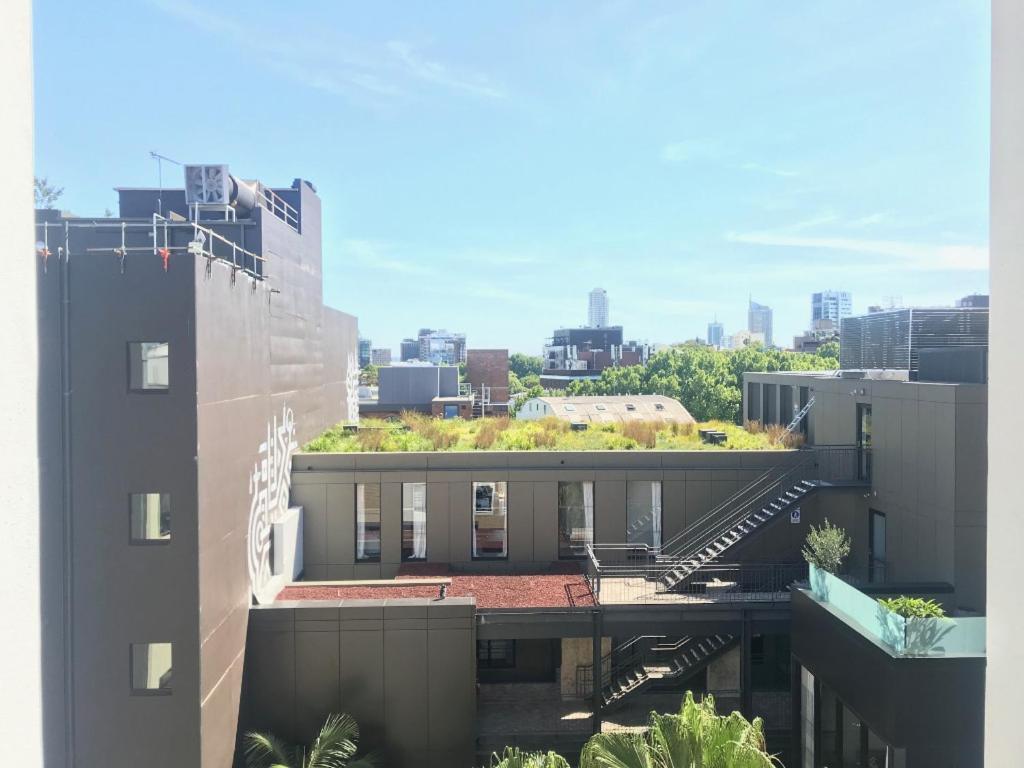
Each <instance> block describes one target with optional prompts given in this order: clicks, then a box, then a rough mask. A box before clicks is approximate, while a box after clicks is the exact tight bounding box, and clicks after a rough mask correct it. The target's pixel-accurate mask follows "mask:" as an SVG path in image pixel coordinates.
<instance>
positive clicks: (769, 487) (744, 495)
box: [662, 450, 816, 559]
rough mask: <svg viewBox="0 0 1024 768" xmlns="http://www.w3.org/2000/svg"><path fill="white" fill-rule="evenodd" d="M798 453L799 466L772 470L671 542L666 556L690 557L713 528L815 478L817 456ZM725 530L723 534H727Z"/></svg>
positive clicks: (667, 546)
mask: <svg viewBox="0 0 1024 768" xmlns="http://www.w3.org/2000/svg"><path fill="white" fill-rule="evenodd" d="M798 453H799V454H801V455H800V458H799V459H798V461H797V463H796V464H794V465H789V466H782V467H778V466H776V467H772V469H770V470H768V471H767V472H765V473H764V474H763V475H761V476H760V477H759V478H757V479H756V480H754V481H753V482H751V483H749V484H748V485H746V486H745V487H744V488H743V489H741V490H740V491H738V492H737V493H734V494H733V495H732V496H730V497H729V498H727V499H726V500H725V501H722V502H720V503H719V504H717V505H716V506H715V507H713V508H712V509H711V511H710V512H708V513H707V514H705V515H704V516H703V517H701V518H700V519H698V520H696V521H694V522H693V523H691V524H690V525H688V526H687V527H686V528H685V529H684V530H682V531H681V532H679V533H677V534H676V535H675V536H673V537H672V538H671V539H669V541H667V542H666V543H665V544H664V545H663V546H662V552H663V553H664V556H665V557H671V558H673V559H675V556H676V555H679V554H682V553H683V552H681V550H685V553H687V554H688V553H689V552H690V551H692V549H693V547H692V543H693V542H694V540H695V539H698V538H701V537H702V536H703V534H705V533H706V532H707V531H708V529H709V528H721V526H722V525H724V523H725V521H727V520H732V519H733V518H734V517H735V513H736V510H746V509H748V508H749V507H750V506H752V505H753V504H754V503H755V502H757V501H760V500H762V499H763V498H764V497H765V495H766V494H767V493H769V492H771V491H773V490H775V489H776V488H777V487H778V486H779V484H780V483H781V482H785V481H788V480H790V479H792V478H794V477H796V476H803V475H810V476H813V472H812V471H811V470H812V469H813V467H814V464H815V461H816V457H815V454H814V452H813V451H810V450H805V451H800V452H798ZM801 479H810V477H802V478H801ZM729 509H732V510H733V514H730V515H727V516H723V513H724V512H726V511H727V510H729ZM741 519H742V518H741ZM729 527H730V528H731V527H732V526H731V525H730V526H729ZM725 530H728V529H725ZM725 530H722V531H721V532H722V533H724V532H725ZM673 549H675V551H674V552H673V551H672V550H673Z"/></svg>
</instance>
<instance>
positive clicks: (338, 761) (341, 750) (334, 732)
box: [305, 714, 359, 768]
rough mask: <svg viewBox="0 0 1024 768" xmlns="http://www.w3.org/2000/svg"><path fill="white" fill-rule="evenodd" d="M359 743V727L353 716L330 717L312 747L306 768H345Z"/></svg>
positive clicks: (334, 715) (339, 715)
mask: <svg viewBox="0 0 1024 768" xmlns="http://www.w3.org/2000/svg"><path fill="white" fill-rule="evenodd" d="M358 741H359V725H358V724H357V723H356V721H355V719H354V718H353V717H352V716H351V715H346V714H333V715H330V716H328V718H327V720H325V721H324V725H323V727H322V728H321V729H320V734H319V735H318V736H317V737H316V741H314V742H313V745H312V746H311V747H310V750H309V758H308V762H307V763H306V766H305V768H345V766H346V765H347V763H348V760H349V758H351V757H352V756H353V755H355V753H356V743H357V742H358Z"/></svg>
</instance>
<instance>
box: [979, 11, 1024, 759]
mask: <svg viewBox="0 0 1024 768" xmlns="http://www.w3.org/2000/svg"><path fill="white" fill-rule="evenodd" d="M991 131H992V142H991V146H992V150H991V151H992V159H991V174H990V179H991V181H990V201H991V202H990V210H991V214H990V215H991V222H990V227H989V241H990V244H991V246H990V260H991V279H990V282H991V286H992V309H991V315H990V323H991V325H990V334H989V355H990V356H989V397H988V411H989V420H988V462H989V463H988V532H987V533H988V547H987V551H988V579H987V583H988V592H987V596H986V599H987V610H986V612H987V615H988V637H987V643H988V660H987V661H988V669H987V672H986V675H985V763H986V764H987V765H989V766H998V765H1011V764H1013V763H1014V762H1018V761H1019V754H1020V740H1019V731H1018V728H1019V720H1020V717H1019V711H1020V692H1019V684H1018V683H1017V680H1018V679H1019V676H1020V670H1021V668H1022V667H1024V643H1021V638H1022V637H1024V613H1022V612H1021V610H1020V574H1021V562H1020V546H1021V541H1022V540H1024V517H1022V516H1021V515H1020V514H1019V511H1020V480H1019V475H1020V461H1019V458H1018V457H1019V445H1020V434H1021V431H1022V430H1024V411H1022V410H1021V408H1020V382H1021V375H1022V374H1024V358H1022V357H1021V354H1020V332H1019V329H1020V322H1019V317H1018V315H1019V305H1020V296H1021V293H1022V292H1024V260H1022V259H1021V254H1022V253H1024V217H1022V216H1021V209H1022V207H1024V4H1022V3H1021V2H1020V1H1019V0H992V121H991Z"/></svg>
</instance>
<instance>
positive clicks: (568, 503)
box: [558, 481, 594, 558]
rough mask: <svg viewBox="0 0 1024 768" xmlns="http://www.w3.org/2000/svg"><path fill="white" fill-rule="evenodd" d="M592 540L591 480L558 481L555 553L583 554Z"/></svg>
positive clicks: (585, 553)
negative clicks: (556, 548)
mask: <svg viewBox="0 0 1024 768" xmlns="http://www.w3.org/2000/svg"><path fill="white" fill-rule="evenodd" d="M593 543H594V484H593V483H592V482H590V481H586V482H577V483H572V482H568V483H559V484H558V556H559V557H560V558H577V557H586V555H587V546H588V545H590V544H593Z"/></svg>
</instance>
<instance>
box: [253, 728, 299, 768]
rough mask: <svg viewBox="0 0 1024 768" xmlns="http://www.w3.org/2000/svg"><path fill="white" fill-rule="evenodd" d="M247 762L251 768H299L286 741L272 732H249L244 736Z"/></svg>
mask: <svg viewBox="0 0 1024 768" xmlns="http://www.w3.org/2000/svg"><path fill="white" fill-rule="evenodd" d="M244 740H245V763H246V765H248V766H249V768H299V766H296V765H293V763H292V760H293V758H294V755H292V754H291V750H289V749H288V747H286V746H285V744H284V742H283V741H281V740H280V739H279V738H277V737H276V736H275V735H274V734H272V733H256V732H254V731H253V732H249V733H247V734H245V736H244Z"/></svg>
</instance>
